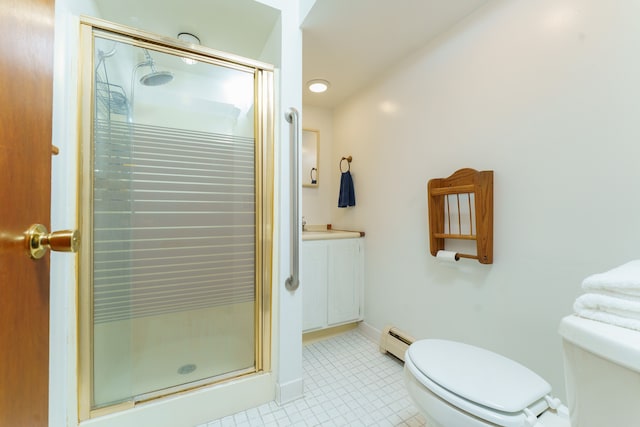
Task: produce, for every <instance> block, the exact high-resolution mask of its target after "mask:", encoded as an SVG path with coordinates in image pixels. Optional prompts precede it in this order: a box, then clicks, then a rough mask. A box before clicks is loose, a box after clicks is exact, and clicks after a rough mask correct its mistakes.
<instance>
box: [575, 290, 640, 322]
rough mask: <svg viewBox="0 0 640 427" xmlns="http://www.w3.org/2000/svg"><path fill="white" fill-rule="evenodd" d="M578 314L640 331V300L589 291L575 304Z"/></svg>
mask: <svg viewBox="0 0 640 427" xmlns="http://www.w3.org/2000/svg"><path fill="white" fill-rule="evenodd" d="M573 309H574V310H575V312H576V314H577V315H578V316H582V317H586V318H589V319H593V320H599V321H601V322H606V323H610V324H613V325H618V326H622V327H625V328H631V329H635V330H638V331H640V302H639V301H634V300H632V299H628V298H617V297H611V296H608V295H602V294H594V293H588V294H584V295H581V296H579V297H578V298H577V299H576V301H575V303H574V304H573Z"/></svg>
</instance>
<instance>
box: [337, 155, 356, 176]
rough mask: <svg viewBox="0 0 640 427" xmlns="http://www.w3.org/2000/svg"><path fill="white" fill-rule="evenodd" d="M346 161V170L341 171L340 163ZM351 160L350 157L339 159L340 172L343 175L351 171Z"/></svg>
mask: <svg viewBox="0 0 640 427" xmlns="http://www.w3.org/2000/svg"><path fill="white" fill-rule="evenodd" d="M344 160H346V161H347V170H346V171H343V170H342V162H343V161H344ZM351 160H353V158H352V157H351V156H349V157H343V158H342V159H340V166H339V167H340V172H342V173H345V172H350V171H351Z"/></svg>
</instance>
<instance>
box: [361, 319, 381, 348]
mask: <svg viewBox="0 0 640 427" xmlns="http://www.w3.org/2000/svg"><path fill="white" fill-rule="evenodd" d="M358 331H359V332H360V333H361V334H362V335H364V336H365V337H367V338H369V339H370V340H371V341H373V342H375V343H376V344H378V343H380V334H382V331H380V330H378V329H376V328H374V327H373V326H371V325H370V324H368V323H365V322H361V323H360V325H358Z"/></svg>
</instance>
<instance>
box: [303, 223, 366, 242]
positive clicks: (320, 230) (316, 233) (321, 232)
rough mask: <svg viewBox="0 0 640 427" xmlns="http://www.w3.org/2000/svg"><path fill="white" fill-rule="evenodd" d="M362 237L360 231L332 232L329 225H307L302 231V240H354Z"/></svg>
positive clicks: (362, 234) (362, 233)
mask: <svg viewBox="0 0 640 427" xmlns="http://www.w3.org/2000/svg"><path fill="white" fill-rule="evenodd" d="M359 237H364V232H362V231H350V230H334V229H332V228H331V224H327V225H322V226H317V225H308V226H307V227H305V230H303V231H302V240H332V239H356V238H359Z"/></svg>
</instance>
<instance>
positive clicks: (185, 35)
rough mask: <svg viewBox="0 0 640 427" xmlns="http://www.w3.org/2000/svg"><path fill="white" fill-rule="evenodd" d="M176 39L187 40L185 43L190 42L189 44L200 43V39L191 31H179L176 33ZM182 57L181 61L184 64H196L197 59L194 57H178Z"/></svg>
mask: <svg viewBox="0 0 640 427" xmlns="http://www.w3.org/2000/svg"><path fill="white" fill-rule="evenodd" d="M178 40H181V41H183V42H187V43H191V44H195V45H199V44H200V39H199V38H198V37H196V36H194V35H193V34H191V33H179V34H178ZM180 59H182V61H183V62H184V63H185V64H189V65H193V64H197V63H198V61H196V60H195V59H191V58H180Z"/></svg>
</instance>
